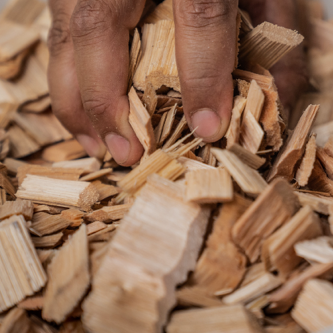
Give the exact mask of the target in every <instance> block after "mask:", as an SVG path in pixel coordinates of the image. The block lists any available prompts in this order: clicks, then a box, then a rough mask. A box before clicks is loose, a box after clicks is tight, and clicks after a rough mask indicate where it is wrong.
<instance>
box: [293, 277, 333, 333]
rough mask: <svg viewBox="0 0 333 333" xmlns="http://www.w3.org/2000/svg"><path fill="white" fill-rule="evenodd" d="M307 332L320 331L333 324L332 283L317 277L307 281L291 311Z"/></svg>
mask: <svg viewBox="0 0 333 333" xmlns="http://www.w3.org/2000/svg"><path fill="white" fill-rule="evenodd" d="M291 315H292V317H293V318H294V320H295V321H296V322H297V323H298V324H299V325H300V326H301V327H303V328H304V329H305V330H306V331H307V332H321V331H323V330H325V329H327V328H330V327H332V325H333V285H332V283H331V282H328V281H322V280H318V279H314V280H310V281H308V282H307V283H306V284H305V285H304V288H303V291H302V292H301V294H300V296H299V297H298V299H297V301H296V304H295V307H294V309H293V310H292V312H291Z"/></svg>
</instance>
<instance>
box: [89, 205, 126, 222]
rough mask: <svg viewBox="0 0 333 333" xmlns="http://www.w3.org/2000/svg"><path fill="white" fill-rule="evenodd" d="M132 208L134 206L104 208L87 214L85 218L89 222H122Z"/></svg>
mask: <svg viewBox="0 0 333 333" xmlns="http://www.w3.org/2000/svg"><path fill="white" fill-rule="evenodd" d="M131 206H132V204H123V205H116V206H109V207H103V208H101V209H97V210H95V211H93V212H91V213H89V214H87V215H86V216H85V217H84V218H85V220H86V221H87V222H95V221H100V222H104V223H111V222H113V221H117V220H121V219H122V218H123V217H124V216H125V214H126V213H127V212H128V211H129V209H130V208H131Z"/></svg>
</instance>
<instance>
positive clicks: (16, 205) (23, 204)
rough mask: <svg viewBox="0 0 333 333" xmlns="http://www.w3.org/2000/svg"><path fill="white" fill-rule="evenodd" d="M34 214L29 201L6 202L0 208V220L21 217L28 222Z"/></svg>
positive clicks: (32, 206)
mask: <svg viewBox="0 0 333 333" xmlns="http://www.w3.org/2000/svg"><path fill="white" fill-rule="evenodd" d="M33 213H34V205H33V203H32V202H31V201H29V200H20V199H17V200H15V201H7V202H5V203H4V204H3V205H2V206H0V220H4V219H8V218H9V217H11V216H13V215H23V217H24V218H25V219H26V221H30V220H31V218H32V215H33Z"/></svg>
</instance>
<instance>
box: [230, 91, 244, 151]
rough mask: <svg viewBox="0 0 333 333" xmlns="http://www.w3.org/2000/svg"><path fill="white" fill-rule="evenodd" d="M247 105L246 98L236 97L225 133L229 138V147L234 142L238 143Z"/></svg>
mask: <svg viewBox="0 0 333 333" xmlns="http://www.w3.org/2000/svg"><path fill="white" fill-rule="evenodd" d="M245 105H246V98H244V97H242V96H236V97H235V98H234V107H233V109H232V112H231V120H230V125H229V128H228V131H227V133H226V135H225V137H226V138H227V148H228V149H229V148H230V147H231V146H232V145H233V144H235V143H238V141H239V135H240V127H241V118H242V114H243V111H244V108H245Z"/></svg>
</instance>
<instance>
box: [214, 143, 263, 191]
mask: <svg viewBox="0 0 333 333" xmlns="http://www.w3.org/2000/svg"><path fill="white" fill-rule="evenodd" d="M212 153H213V154H214V155H215V157H216V159H217V160H218V161H219V162H221V163H222V164H223V166H224V167H225V168H226V169H227V170H228V171H229V173H230V174H231V176H232V177H233V179H234V180H235V181H236V183H237V184H238V185H239V186H240V187H241V189H242V190H243V191H244V192H246V193H247V194H249V195H251V196H256V195H258V194H260V193H261V192H262V191H263V190H264V189H265V188H266V186H267V184H266V182H265V180H264V179H263V178H262V177H261V175H260V174H259V173H258V171H256V170H254V169H252V168H250V167H249V166H248V165H246V164H244V163H243V162H242V161H241V160H240V159H239V158H238V157H237V156H236V155H235V154H233V153H232V152H230V151H228V150H222V149H217V148H213V149H212Z"/></svg>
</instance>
